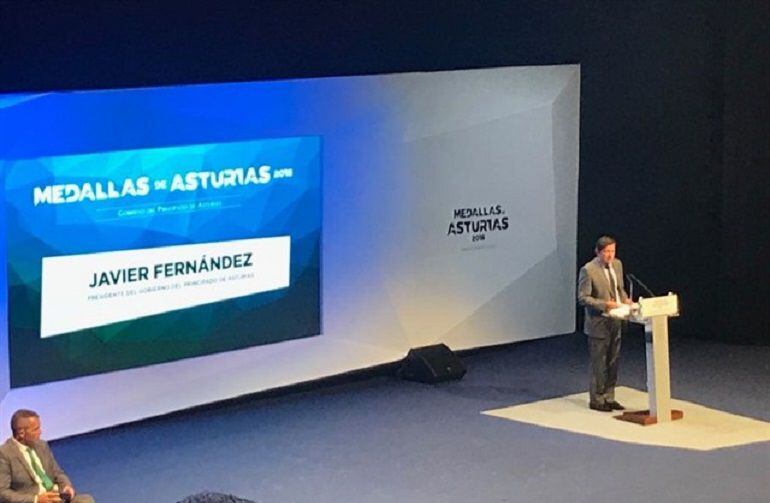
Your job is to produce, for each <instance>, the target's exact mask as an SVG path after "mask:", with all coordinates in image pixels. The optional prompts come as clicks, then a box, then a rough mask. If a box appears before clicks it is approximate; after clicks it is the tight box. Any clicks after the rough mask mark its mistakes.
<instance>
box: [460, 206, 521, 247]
mask: <svg viewBox="0 0 770 503" xmlns="http://www.w3.org/2000/svg"><path fill="white" fill-rule="evenodd" d="M505 230H508V217H507V216H506V215H505V210H504V209H503V205H501V204H495V205H488V206H476V207H472V208H455V209H454V210H453V211H452V220H450V222H449V228H448V229H447V236H452V237H458V236H461V237H463V238H464V239H468V240H469V241H470V242H472V243H479V242H483V241H487V239H488V237H489V235H490V234H492V233H495V232H502V231H505Z"/></svg>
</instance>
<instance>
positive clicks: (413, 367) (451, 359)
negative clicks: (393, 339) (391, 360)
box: [398, 344, 465, 384]
mask: <svg viewBox="0 0 770 503" xmlns="http://www.w3.org/2000/svg"><path fill="white" fill-rule="evenodd" d="M398 375H399V376H400V377H403V378H404V379H408V380H410V381H419V382H424V383H428V384H434V383H437V382H442V381H451V380H452V379H462V377H463V376H464V375H465V366H464V365H463V362H461V361H460V359H459V358H458V357H457V355H456V354H454V353H453V352H452V350H451V349H449V348H448V347H447V346H446V345H445V344H436V345H435V346H425V347H422V348H414V349H410V350H409V354H407V355H406V357H405V358H404V360H403V361H402V362H401V368H399V369H398Z"/></svg>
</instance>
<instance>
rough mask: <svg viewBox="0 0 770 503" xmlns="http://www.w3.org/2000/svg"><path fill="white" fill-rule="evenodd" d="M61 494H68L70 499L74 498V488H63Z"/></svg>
mask: <svg viewBox="0 0 770 503" xmlns="http://www.w3.org/2000/svg"><path fill="white" fill-rule="evenodd" d="M61 492H63V493H67V494H69V495H70V499H74V498H75V488H74V487H72V486H64V489H62V490H61Z"/></svg>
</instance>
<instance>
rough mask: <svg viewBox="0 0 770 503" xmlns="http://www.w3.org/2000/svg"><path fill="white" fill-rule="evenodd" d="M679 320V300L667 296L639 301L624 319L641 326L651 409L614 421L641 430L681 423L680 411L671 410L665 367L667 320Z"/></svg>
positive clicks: (667, 370) (669, 379) (628, 414)
mask: <svg viewBox="0 0 770 503" xmlns="http://www.w3.org/2000/svg"><path fill="white" fill-rule="evenodd" d="M672 316H679V297H678V296H676V295H674V294H672V293H669V294H668V295H663V296H660V297H651V298H649V299H644V298H640V299H639V303H638V307H637V308H636V309H632V310H631V312H630V314H629V315H628V317H627V319H628V320H629V321H632V322H634V323H639V324H642V325H644V337H645V341H646V348H647V393H648V396H649V401H650V408H649V409H648V410H641V411H626V412H624V413H623V414H621V415H619V416H615V418H616V419H620V420H621V421H630V422H632V423H637V424H641V425H644V426H647V425H650V424H656V423H663V422H668V421H674V420H677V419H682V417H684V413H683V412H682V411H681V410H672V409H671V377H670V373H669V363H668V319H669V318H670V317H672Z"/></svg>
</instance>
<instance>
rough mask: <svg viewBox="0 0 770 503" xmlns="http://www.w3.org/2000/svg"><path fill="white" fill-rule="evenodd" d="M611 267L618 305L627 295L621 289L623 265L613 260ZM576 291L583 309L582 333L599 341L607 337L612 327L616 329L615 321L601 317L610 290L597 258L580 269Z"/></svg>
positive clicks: (605, 307)
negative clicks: (615, 279)
mask: <svg viewBox="0 0 770 503" xmlns="http://www.w3.org/2000/svg"><path fill="white" fill-rule="evenodd" d="M611 267H612V268H613V270H614V271H615V277H616V278H617V281H618V291H619V292H620V299H618V303H620V302H623V301H625V300H626V299H628V294H627V293H626V290H625V288H624V287H623V264H622V263H621V262H620V260H618V259H615V260H613V261H612V264H611ZM577 290H578V291H577V297H578V298H577V300H578V303H579V304H580V305H581V306H583V307H584V308H585V320H584V322H583V331H584V332H585V333H586V334H587V335H588V336H589V337H596V338H599V339H604V338H606V337H609V336H610V333H611V331H612V330H613V327H617V320H614V319H611V318H607V317H606V316H602V315H603V314H604V313H605V312H606V311H607V301H609V300H610V291H611V288H610V282H609V281H608V280H607V276H606V275H605V274H604V270H603V267H602V265H601V261H600V260H599V258H598V257H596V258H594V259H593V260H592V261H590V262H588V263H587V264H586V265H584V266H583V267H581V268H580V275H579V277H578V289H577Z"/></svg>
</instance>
